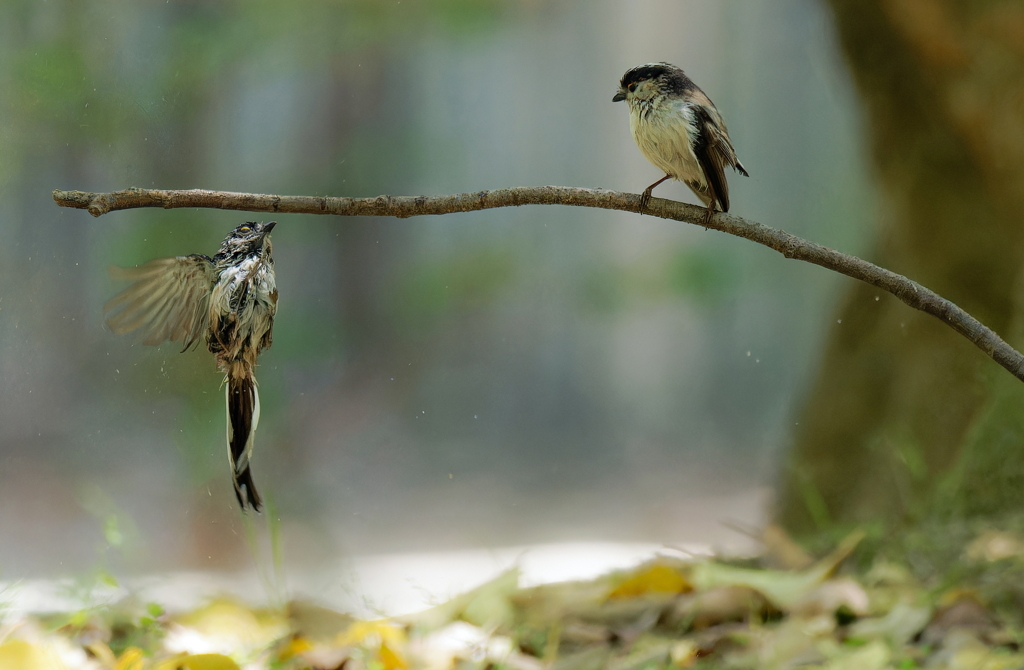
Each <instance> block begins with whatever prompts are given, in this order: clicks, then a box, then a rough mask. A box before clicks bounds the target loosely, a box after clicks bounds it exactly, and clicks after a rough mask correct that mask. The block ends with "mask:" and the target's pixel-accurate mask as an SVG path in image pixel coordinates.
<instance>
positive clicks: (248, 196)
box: [53, 186, 1024, 381]
mask: <svg viewBox="0 0 1024 670" xmlns="http://www.w3.org/2000/svg"><path fill="white" fill-rule="evenodd" d="M53 199H54V201H56V203H57V204H58V205H60V206H61V207H71V208H77V209H87V210H89V213H90V214H92V215H93V216H102V215H103V214H107V213H109V212H114V211H118V210H123V209H136V208H139V207H163V208H164V209H176V208H190V207H203V208H213V209H230V210H238V211H246V212H272V213H287V214H328V215H333V216H394V217H398V218H408V217H411V216H425V215H441V214H453V213H457V212H474V211H479V210H483V209H494V208H497V207H518V206H522V205H569V206H574V207H596V208H599V209H617V210H621V211H626V212H637V211H638V209H639V206H640V196H639V195H637V194H633V193H621V192H617V191H605V190H601V189H586V188H572V187H567V186H535V187H517V188H502V189H495V190H491V191H477V192H475V193H460V194H456V195H440V196H390V195H381V196H377V197H376V198H344V197H327V196H281V195H267V194H258V193H232V192H226V191H205V190H200V189H188V190H177V191H170V190H159V189H141V188H130V189H125V190H123V191H115V192H113V193H87V192H84V191H60V190H56V191H54V192H53ZM643 213H644V214H646V215H650V216H655V217H658V218H662V219H670V220H673V221H681V222H684V223H692V224H697V225H702V226H705V227H706V228H710V229H714V230H718V231H720V232H723V233H728V234H729V235H735V236H737V237H742V238H745V239H748V240H750V241H752V242H756V243H758V244H762V245H764V246H766V247H768V248H770V249H774V250H775V251H778V252H779V253H781V254H782V255H783V256H785V257H786V258H792V259H796V260H801V261H805V262H807V263H813V264H815V265H819V266H821V267H823V268H826V269H829V270H833V271H835V272H838V273H840V274H844V275H846V276H848V277H852V278H854V279H859V280H860V281H863V282H865V283H867V284H870V285H872V286H876V287H878V288H880V289H882V290H884V291H887V292H889V293H891V294H892V295H894V296H896V297H897V298H899V299H900V300H902V301H903V302H904V303H906V304H907V305H909V306H910V307H913V308H914V309H917V310H920V311H922V312H925V313H927V314H931V315H932V316H934V317H936V318H937V319H939V320H940V321H942V322H943V323H945V324H946V325H948V326H949V327H951V328H953V330H955V331H956V332H958V333H960V334H961V335H963V336H964V337H966V338H967V339H968V340H970V341H971V342H973V343H974V345H975V346H977V347H978V348H979V349H981V350H982V351H984V352H985V353H986V354H987V355H988V356H990V357H991V358H993V359H994V360H995V361H996V362H997V363H999V365H1001V366H1003V367H1004V368H1006V370H1008V371H1009V372H1010V373H1011V374H1012V375H1014V376H1015V377H1017V379H1020V380H1021V381H1024V355H1022V354H1021V353H1020V352H1018V351H1017V350H1015V349H1014V348H1013V347H1011V346H1010V345H1009V344H1007V343H1006V342H1005V341H1003V339H1002V338H1001V337H999V335H997V334H996V333H995V332H994V331H992V330H991V329H990V328H988V327H987V326H985V325H984V324H982V323H981V322H980V321H978V320H977V319H975V318H974V317H973V316H971V315H970V314H968V313H967V312H966V311H964V310H963V309H961V308H960V307H958V306H957V305H955V304H954V303H952V302H950V301H949V300H946V299H945V298H943V297H942V296H940V295H938V294H937V293H935V292H934V291H931V290H929V289H927V288H925V287H924V286H921V285H920V284H918V283H917V282H915V281H913V280H910V279H907V278H906V277H904V276H902V275H899V274H896V273H895V272H891V271H889V270H886V269H885V268H882V267H879V266H877V265H875V264H873V263H869V262H867V261H865V260H863V259H860V258H857V257H856V256H851V255H849V254H844V253H841V252H839V251H836V250H835V249H831V248H829V247H826V246H823V245H821V244H816V243H814V242H810V241H808V240H805V239H803V238H800V237H797V236H796V235H791V234H789V233H787V232H785V231H782V230H778V229H775V228H770V227H768V226H765V225H762V224H760V223H757V222H755V221H748V220H746V219H743V218H741V217H738V216H734V215H732V214H726V213H717V214H716V215H715V216H714V217H713V218H712V219H711V221H710V222H706V221H705V218H704V217H705V213H706V210H705V209H704V208H703V207H697V206H695V205H689V204H686V203H681V202H676V201H674V200H665V199H663V198H651V200H650V203H649V204H648V206H647V209H645V210H644V212H643Z"/></svg>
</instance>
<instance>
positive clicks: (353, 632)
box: [336, 619, 405, 648]
mask: <svg viewBox="0 0 1024 670" xmlns="http://www.w3.org/2000/svg"><path fill="white" fill-rule="evenodd" d="M404 642H405V632H404V631H403V630H402V628H401V627H399V626H397V625H395V624H394V623H392V622H391V621H389V620H387V619H377V620H375V621H356V622H355V623H353V624H352V625H351V626H349V627H348V628H347V629H345V631H344V632H342V633H339V634H338V637H337V638H336V644H337V645H338V646H339V647H344V646H347V645H360V646H363V647H372V648H377V647H379V646H381V645H382V644H388V643H390V644H392V645H401V644H404Z"/></svg>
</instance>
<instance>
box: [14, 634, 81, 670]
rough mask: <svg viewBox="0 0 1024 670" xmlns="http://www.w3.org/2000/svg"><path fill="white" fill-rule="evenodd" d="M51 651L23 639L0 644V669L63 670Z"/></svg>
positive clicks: (59, 661)
mask: <svg viewBox="0 0 1024 670" xmlns="http://www.w3.org/2000/svg"><path fill="white" fill-rule="evenodd" d="M66 667H67V666H65V665H64V663H62V662H61V660H60V659H59V658H58V657H57V655H56V654H54V653H53V652H51V651H49V650H47V649H44V648H42V647H38V646H36V645H34V644H31V643H29V642H26V641H24V640H9V641H8V642H4V643H3V644H0V670H65V669H66Z"/></svg>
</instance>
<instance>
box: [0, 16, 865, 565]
mask: <svg viewBox="0 0 1024 670" xmlns="http://www.w3.org/2000/svg"><path fill="white" fill-rule="evenodd" d="M659 60H664V61H668V62H672V63H675V64H677V65H679V66H681V67H683V68H684V69H685V70H686V71H687V73H688V74H689V75H690V76H691V77H692V78H693V79H694V80H695V81H696V82H697V83H698V84H699V85H700V86H701V87H702V88H703V89H704V91H705V92H706V93H707V94H708V95H709V96H710V97H711V98H712V99H713V100H714V101H715V103H716V105H717V106H718V108H719V109H720V111H721V112H722V113H723V115H724V117H725V119H726V121H727V123H728V125H729V131H730V134H731V136H732V139H733V142H734V144H735V146H736V149H737V152H738V155H739V157H740V159H741V160H742V161H743V164H744V165H745V166H746V167H747V168H748V170H749V172H750V175H751V177H750V178H749V179H745V178H742V177H741V176H739V175H737V174H735V173H732V172H730V174H729V179H730V184H731V196H732V211H733V212H734V213H736V214H738V215H740V216H743V217H746V218H749V219H752V220H755V221H760V222H762V223H765V224H767V225H771V226H774V227H779V228H783V229H785V230H787V231H789V232H791V233H794V234H796V235H800V236H804V237H807V238H810V239H812V240H814V241H817V242H820V243H823V244H826V245H828V246H832V247H835V248H838V249H840V250H843V251H846V252H849V253H854V254H858V253H862V252H864V251H865V250H866V249H867V248H868V247H869V245H870V240H871V238H872V226H873V220H874V213H875V210H876V207H875V201H876V198H875V196H874V192H873V188H872V186H871V182H870V180H869V176H868V166H867V161H868V157H867V156H866V148H865V141H864V138H863V132H862V128H861V125H862V124H861V120H860V115H861V106H860V103H859V102H858V101H857V98H856V96H855V93H854V91H853V87H852V84H851V81H850V79H849V75H848V74H847V72H846V67H845V65H844V63H843V59H842V56H841V55H840V53H839V50H838V47H837V39H836V37H835V36H834V31H833V27H832V18H831V15H830V13H829V12H828V11H827V9H826V8H824V7H823V6H822V5H821V4H820V3H819V2H817V1H815V0H774V1H772V2H767V1H764V0H687V1H685V2H679V1H678V0H660V1H659V0H419V1H405V2H400V1H391V0H389V1H385V0H349V1H340V0H338V1H331V2H328V1H326V0H304V1H302V2H293V3H274V2H230V1H224V2H184V1H178V0H172V1H170V2H166V3H125V2H117V1H114V0H110V1H96V2H90V3H80V2H74V1H73V0H63V1H59V0H58V1H53V0H51V1H49V2H45V3H41V2H32V1H29V0H5V1H4V2H0V156H2V160H0V195H2V203H3V205H2V207H0V231H2V233H3V244H2V245H0V369H2V380H3V381H2V383H0V579H17V578H22V577H40V576H64V575H81V574H85V573H89V572H90V571H94V570H100V571H103V572H106V573H110V574H112V575H115V576H118V577H123V576H125V575H132V574H143V573H149V574H152V573H157V572H162V571H172V570H201V571H245V570H250V569H252V568H253V567H254V565H256V564H257V563H259V561H260V560H261V559H259V557H258V556H256V555H255V553H256V552H255V550H254V540H253V539H252V538H253V536H254V532H253V529H252V527H248V528H247V525H246V523H244V522H243V520H242V516H241V514H240V512H239V510H238V508H237V503H236V501H235V499H234V495H233V492H232V489H231V485H230V480H229V476H228V470H227V459H226V458H225V453H224V452H225V447H224V439H225V438H224V400H223V392H222V390H221V387H220V382H221V375H220V374H219V373H218V372H217V370H216V368H215V365H214V362H213V357H212V356H211V355H209V354H208V353H207V352H206V351H205V349H204V348H203V347H200V348H199V349H198V350H196V351H194V352H187V353H179V347H177V346H175V345H173V344H165V345H163V346H160V347H146V346H142V345H139V344H137V343H135V342H134V341H133V340H132V338H131V337H130V336H126V337H119V336H115V335H113V334H112V333H111V332H109V330H108V329H106V328H105V326H104V325H103V315H102V307H103V304H104V303H105V302H106V300H108V299H109V298H110V297H111V296H113V295H114V294H115V293H117V292H118V291H119V290H121V289H122V288H123V286H122V285H119V284H118V283H117V282H115V281H114V280H112V279H110V278H109V276H108V274H107V268H108V266H110V265H121V266H127V265H133V264H137V263H141V262H144V261H146V260H149V259H151V258H155V257H161V256H173V255H181V254H188V253H206V254H212V253H214V252H215V251H216V249H217V247H218V245H219V243H220V241H221V239H223V237H224V236H225V235H226V234H227V232H228V231H230V230H231V229H232V228H233V227H234V226H235V225H237V224H238V223H240V222H241V221H243V220H246V218H255V219H260V220H264V219H266V218H267V217H266V216H264V215H256V214H252V215H247V214H245V213H235V212H227V211H214V210H194V211H193V210H169V211H164V210H155V209H153V210H133V211H125V212H116V213H113V214H109V215H106V216H104V217H102V218H99V219H94V218H92V217H91V216H89V215H88V213H86V212H84V211H81V210H65V209H60V208H58V207H57V206H56V205H55V204H54V203H53V201H52V199H51V191H52V190H53V189H56V188H59V189H79V190H87V191H111V190H117V189H121V188H125V187H129V186H138V187H153V188H168V189H176V188H206V189H217V190H232V191H248V192H261V193H277V194H296V195H298V194H302V195H346V196H376V195H379V194H395V195H418V194H428V195H432V194H446V193H457V192H466V191H474V190H480V189H491V188H498V187H507V186H520V185H544V184H558V185H568V186H584V187H597V188H606V189H614V190H622V191H628V192H633V193H639V192H640V191H641V190H642V189H643V188H645V187H646V186H647V185H648V184H650V183H651V182H653V181H655V180H656V179H657V178H658V177H659V176H660V174H659V173H658V171H657V170H656V168H654V167H653V166H652V165H650V164H649V163H647V161H646V160H645V159H644V158H643V157H642V156H641V154H640V152H639V150H638V149H637V148H636V146H635V145H634V143H633V141H632V139H631V137H630V134H629V128H628V113H627V109H626V108H625V106H624V105H620V104H614V103H612V101H611V98H612V95H613V94H614V93H615V90H616V87H617V83H618V79H619V77H621V75H622V74H623V72H624V71H625V70H626V69H628V68H630V67H632V66H635V65H638V64H642V63H646V62H651V61H659ZM656 195H658V196H660V197H664V198H673V199H680V200H686V201H688V202H695V200H694V197H693V195H692V194H691V193H690V192H689V190H688V189H687V188H686V187H685V186H683V185H681V184H678V183H666V184H664V185H662V186H660V187H659V189H658V191H657V193H656ZM278 221H279V222H280V225H279V226H278V227H277V228H276V229H275V231H274V234H273V242H274V253H275V258H276V260H277V264H276V268H277V274H278V286H279V290H280V296H281V297H280V309H279V311H278V318H277V323H276V326H275V332H274V345H273V348H271V349H270V350H268V351H266V352H264V354H263V355H262V357H261V359H260V367H259V368H258V370H257V377H258V379H259V382H260V393H261V397H262V407H263V412H262V418H261V421H260V426H259V432H258V435H257V443H256V453H255V456H254V462H253V472H254V475H255V478H256V482H257V485H258V487H259V490H260V491H261V492H262V493H263V494H264V496H265V497H266V498H267V500H268V501H269V503H270V505H269V511H268V512H267V513H265V514H264V515H263V516H262V517H258V518H257V519H256V520H255V527H256V531H255V536H257V537H258V536H260V533H261V532H265V526H266V525H267V524H270V525H271V526H272V527H274V529H275V530H274V533H278V534H279V537H280V539H281V546H282V547H283V552H282V553H283V564H284V565H285V566H288V570H291V571H293V573H299V572H301V571H303V570H307V569H309V570H312V569H314V568H315V569H317V570H322V569H325V566H326V571H325V572H324V573H323V574H325V575H328V576H326V577H324V578H323V579H324V580H325V583H326V582H327V581H330V580H331V579H337V580H343V579H345V576H344V572H345V567H344V565H345V561H347V560H348V559H350V558H351V557H354V556H360V555H367V554H380V553H385V552H411V551H420V550H451V549H481V548H484V549H486V548H494V547H506V546H510V545H523V544H531V543H548V542H566V541H608V542H651V543H669V544H672V543H699V544H705V545H711V546H716V547H721V548H726V549H732V550H742V549H744V548H748V547H750V546H751V540H750V538H748V537H746V536H745V535H743V534H742V533H740V532H737V531H736V530H735V529H734V527H735V526H740V527H746V528H754V527H756V526H757V525H759V524H761V523H763V521H764V520H765V519H766V518H767V517H768V516H769V515H770V513H771V509H772V507H771V505H772V502H773V500H774V499H775V491H776V489H777V484H778V480H779V475H780V470H781V463H782V460H783V455H784V453H783V449H784V447H785V446H786V444H787V441H788V440H789V439H790V437H791V435H792V434H793V432H794V428H795V427H796V424H797V423H798V422H799V416H798V413H797V409H798V408H799V404H800V401H801V400H802V399H803V397H804V395H805V394H806V393H807V391H808V387H809V385H810V383H811V381H812V378H813V376H814V372H815V365H816V363H817V361H818V359H819V358H820V351H821V348H822V346H823V341H824V338H825V335H826V333H827V327H828V325H829V324H830V323H834V322H835V321H836V311H837V309H838V300H839V296H840V295H841V294H842V289H843V288H844V287H845V286H848V283H849V281H850V280H846V279H843V278H841V277H838V276H837V275H834V274H832V273H829V272H827V271H825V270H822V269H819V268H816V267H813V266H809V265H805V264H800V263H796V262H790V261H787V260H785V259H783V258H782V257H781V256H779V255H778V254H776V253H775V252H771V251H769V250H767V249H764V248H761V247H758V246H756V245H753V244H751V243H749V242H746V241H743V240H739V239H735V238H730V237H728V236H725V235H723V234H720V233H717V232H713V231H705V230H704V229H702V228H700V227H696V226H689V225H683V224H678V223H672V222H668V221H663V220H658V219H654V218H651V217H639V216H637V215H634V214H627V213H622V212H607V211H599V210H591V209H576V208H568V207H523V208H515V209H504V210H492V211H486V212H479V213H472V214H456V215H448V216H443V217H433V218H414V219H407V220H394V219H374V218H329V217H314V216H281V217H279V218H278ZM247 537H249V538H250V539H249V540H248V541H247V539H246V538H247ZM255 543H258V542H255ZM333 566H337V567H336V568H335V567H333ZM257 567H259V566H258V565H257ZM332 570H334V572H333V573H332ZM331 575H333V576H331ZM395 578H396V579H401V577H400V576H398V575H396V577H395Z"/></svg>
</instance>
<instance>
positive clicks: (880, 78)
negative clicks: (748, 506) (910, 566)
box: [777, 0, 1024, 534]
mask: <svg viewBox="0 0 1024 670" xmlns="http://www.w3.org/2000/svg"><path fill="white" fill-rule="evenodd" d="M828 4H829V5H830V6H831V8H832V10H833V13H834V16H835V21H836V27H837V32H838V35H839V39H840V42H841V45H842V49H843V50H844V52H845V55H846V57H847V60H848V62H849V66H850V68H851V70H852V73H853V78H854V81H855V84H856V86H857V88H858V90H859V92H860V94H861V98H862V100H863V103H864V108H865V118H866V123H867V125H868V129H869V135H870V137H871V141H872V150H873V158H874V165H875V167H876V170H877V175H878V178H879V183H880V185H881V191H882V194H883V200H882V202H883V206H882V208H881V212H880V231H879V243H878V246H877V249H876V253H875V255H874V258H872V260H874V261H875V262H877V263H879V264H880V265H882V266H883V267H887V268H890V269H892V270H894V271H896V272H899V273H901V274H904V275H906V276H908V277H911V278H913V279H915V280H917V281H919V282H920V283H922V284H923V285H925V286H928V287H929V288H931V289H933V290H935V291H937V292H938V293H939V294H941V295H944V296H946V297H948V298H949V299H951V300H953V301H954V302H956V303H958V304H959V305H961V306H962V307H964V308H965V309H966V310H967V311H968V312H970V313H971V314H973V315H974V316H976V317H978V318H979V319H980V320H981V321H982V322H983V323H986V324H987V325H989V326H990V327H992V328H993V329H994V330H995V331H996V332H997V333H999V334H1000V335H1002V336H1003V337H1004V339H1006V340H1007V341H1008V342H1009V344H1011V345H1012V346H1015V347H1018V348H1019V347H1020V346H1021V344H1022V343H1024V4H1021V3H1020V1H1019V0H983V1H979V2H972V3H963V2H959V1H957V0H828ZM958 339H959V338H957V337H956V336H955V335H954V334H953V333H952V332H951V331H950V330H949V329H948V328H945V327H944V326H943V325H942V324H940V323H938V322H937V321H936V320H935V319H933V318H931V317H928V316H926V315H924V314H920V313H916V312H911V311H908V310H907V309H906V308H905V307H904V305H902V304H900V303H899V302H898V301H896V300H893V299H892V298H891V297H889V296H887V295H885V294H883V293H881V292H880V291H878V290H877V289H875V288H872V287H870V286H866V285H864V284H856V285H852V286H851V287H850V291H849V294H848V295H847V296H846V299H845V303H844V305H843V306H842V308H841V310H840V314H839V315H838V317H837V319H836V325H835V326H834V327H833V332H832V333H831V335H830V340H829V342H828V345H827V347H826V351H825V353H824V360H823V362H822V365H821V366H820V369H819V370H820V371H819V373H818V377H817V379H816V380H815V381H814V382H813V384H812V388H811V391H810V393H809V395H808V400H807V401H806V403H805V405H804V407H803V408H802V415H801V416H800V417H799V424H798V428H797V432H796V434H795V435H794V444H793V447H792V450H791V452H790V455H789V462H788V466H787V469H786V470H785V472H784V474H783V480H784V481H783V486H782V489H781V492H780V498H779V501H778V504H779V507H778V510H777V514H778V518H779V520H780V521H781V522H782V523H783V525H785V526H786V527H788V528H789V529H790V530H791V531H793V532H796V533H798V534H800V533H805V532H808V531H812V530H815V529H820V528H822V527H828V526H831V525H833V524H835V523H837V522H839V523H843V522H863V521H867V520H873V521H877V520H882V521H885V522H888V523H889V524H890V525H891V524H892V523H896V524H901V523H905V522H911V523H913V522H914V521H917V520H920V519H922V518H924V517H926V516H929V515H934V514H936V513H939V514H951V513H952V514H958V515H977V514H990V513H998V512H1002V511H1008V510H1014V509H1016V510H1024V385H1022V384H1020V383H1019V382H1018V381H1017V380H1015V379H1013V378H1012V377H1009V376H1008V375H1006V374H1005V373H1003V371H1002V370H999V369H998V368H996V367H995V366H993V365H992V363H991V361H989V360H988V359H987V358H986V357H985V356H983V355H981V354H980V353H979V352H978V351H977V350H976V349H974V348H973V347H970V346H965V345H964V343H963V342H961V341H958Z"/></svg>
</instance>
